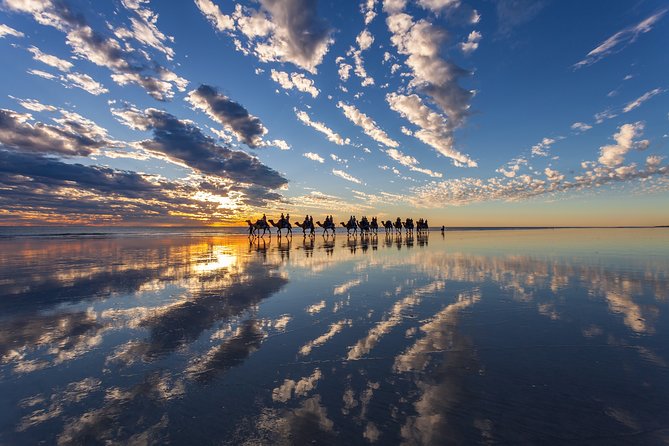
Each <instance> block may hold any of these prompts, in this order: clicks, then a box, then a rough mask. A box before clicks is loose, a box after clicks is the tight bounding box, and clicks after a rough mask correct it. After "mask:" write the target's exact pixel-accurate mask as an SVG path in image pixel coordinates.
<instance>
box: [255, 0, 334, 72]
mask: <svg viewBox="0 0 669 446" xmlns="http://www.w3.org/2000/svg"><path fill="white" fill-rule="evenodd" d="M261 3H262V5H263V7H264V8H265V9H266V10H267V11H269V13H270V15H271V17H272V23H273V24H274V34H273V35H272V37H271V38H270V41H269V43H268V46H267V49H268V50H271V53H273V57H274V58H275V60H281V61H285V62H291V63H294V64H295V65H297V66H299V67H302V68H304V69H305V70H307V71H310V72H312V73H315V72H316V67H317V66H318V65H319V64H320V63H321V61H322V60H323V57H324V56H325V54H326V53H327V52H328V47H329V45H330V44H331V43H332V42H333V40H332V39H331V37H330V34H331V32H332V30H331V28H330V26H329V25H328V24H327V22H325V20H323V19H322V18H320V17H319V16H318V12H317V7H318V2H317V0H261Z"/></svg>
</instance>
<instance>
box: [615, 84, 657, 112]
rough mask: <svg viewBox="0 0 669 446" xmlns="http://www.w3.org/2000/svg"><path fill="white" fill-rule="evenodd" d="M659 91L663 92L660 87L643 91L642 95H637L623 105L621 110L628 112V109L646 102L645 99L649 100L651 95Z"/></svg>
mask: <svg viewBox="0 0 669 446" xmlns="http://www.w3.org/2000/svg"><path fill="white" fill-rule="evenodd" d="M660 93H664V90H663V89H661V88H656V89H654V90H651V91H648V92H646V93H644V94H643V95H641V96H639V97H638V98H636V99H635V100H633V101H632V102H630V103H628V104H627V105H626V106H625V108H623V112H624V113H627V112H630V111H632V110H634V109H635V108H637V107H639V106H640V105H641V104H643V103H644V102H646V101H647V100H649V99H650V98H652V97H653V96H657V95H658V94H660Z"/></svg>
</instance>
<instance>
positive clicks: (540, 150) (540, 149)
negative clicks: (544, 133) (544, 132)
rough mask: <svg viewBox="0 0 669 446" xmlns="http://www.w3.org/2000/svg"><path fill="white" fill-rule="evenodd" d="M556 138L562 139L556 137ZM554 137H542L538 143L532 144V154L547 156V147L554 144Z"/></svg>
mask: <svg viewBox="0 0 669 446" xmlns="http://www.w3.org/2000/svg"><path fill="white" fill-rule="evenodd" d="M557 139H562V138H560V137H558V138H557ZM555 141H556V140H555V139H553V138H544V139H542V140H541V142H540V143H538V144H535V145H533V146H532V156H548V149H550V147H551V146H552V145H553V144H555Z"/></svg>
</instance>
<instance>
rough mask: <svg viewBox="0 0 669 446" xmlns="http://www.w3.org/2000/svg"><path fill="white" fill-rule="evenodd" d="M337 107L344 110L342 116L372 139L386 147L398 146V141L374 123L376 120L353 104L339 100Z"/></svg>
mask: <svg viewBox="0 0 669 446" xmlns="http://www.w3.org/2000/svg"><path fill="white" fill-rule="evenodd" d="M337 107H338V108H341V109H342V111H343V112H344V116H346V117H347V118H348V119H349V120H350V121H351V122H352V123H354V124H355V125H357V126H358V127H360V128H362V130H363V131H364V132H365V134H366V135H367V136H369V137H370V138H372V139H373V140H374V141H376V142H379V143H381V144H383V145H385V146H387V147H393V148H396V147H399V145H400V143H398V142H397V141H395V140H394V139H392V138H390V137H389V136H388V135H387V134H386V132H384V131H383V130H381V129H380V128H379V127H378V126H377V125H376V122H374V120H373V119H372V118H370V117H369V116H367V115H366V114H364V113H362V112H361V111H360V110H358V109H357V108H356V107H355V106H353V105H349V104H346V103H344V102H342V101H339V102H338V103H337Z"/></svg>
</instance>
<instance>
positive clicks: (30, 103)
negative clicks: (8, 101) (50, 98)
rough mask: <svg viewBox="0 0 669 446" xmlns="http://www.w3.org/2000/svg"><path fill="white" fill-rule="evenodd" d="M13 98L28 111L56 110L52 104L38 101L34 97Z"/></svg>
mask: <svg viewBox="0 0 669 446" xmlns="http://www.w3.org/2000/svg"><path fill="white" fill-rule="evenodd" d="M14 99H16V101H17V102H18V103H19V104H21V106H22V107H23V108H26V109H28V110H30V111H34V112H43V111H49V112H52V111H56V110H58V109H57V108H56V107H54V106H53V105H47V104H42V103H41V102H39V101H38V100H36V99H18V98H14Z"/></svg>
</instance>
